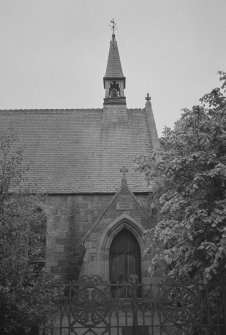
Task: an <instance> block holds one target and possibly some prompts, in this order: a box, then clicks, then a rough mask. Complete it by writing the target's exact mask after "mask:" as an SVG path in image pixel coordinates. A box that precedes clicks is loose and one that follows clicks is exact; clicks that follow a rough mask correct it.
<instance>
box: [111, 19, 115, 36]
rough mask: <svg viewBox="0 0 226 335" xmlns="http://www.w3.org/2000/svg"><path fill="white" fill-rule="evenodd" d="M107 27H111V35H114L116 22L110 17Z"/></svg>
mask: <svg viewBox="0 0 226 335" xmlns="http://www.w3.org/2000/svg"><path fill="white" fill-rule="evenodd" d="M109 27H110V28H111V29H112V31H113V35H114V34H115V30H116V23H115V20H114V19H112V20H111V21H110V24H109Z"/></svg>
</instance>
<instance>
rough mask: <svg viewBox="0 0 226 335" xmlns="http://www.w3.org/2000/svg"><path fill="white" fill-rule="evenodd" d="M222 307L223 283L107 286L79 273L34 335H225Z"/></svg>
mask: <svg viewBox="0 0 226 335" xmlns="http://www.w3.org/2000/svg"><path fill="white" fill-rule="evenodd" d="M122 291H123V295H122V294H121V292H122ZM137 292H139V294H137ZM140 292H141V294H140ZM121 296H123V298H121ZM225 309H226V301H225V292H224V285H215V286H214V287H213V286H212V287H209V286H207V285H203V284H200V283H186V284H185V283H182V282H179V283H175V282H171V281H161V282H159V283H158V284H148V285H144V284H139V283H136V282H133V283H117V284H114V285H113V284H109V283H104V282H103V281H102V280H101V278H100V277H98V276H93V277H87V276H84V277H82V278H80V280H79V281H78V282H77V283H76V284H75V285H70V286H68V287H67V290H66V291H65V296H64V297H63V298H62V301H61V302H60V303H59V306H58V307H57V308H56V310H55V311H52V313H51V315H50V316H49V317H48V320H47V322H46V323H45V324H44V325H43V326H42V328H41V330H40V334H42V335H66V334H67V335H91V334H92V335H104V334H110V335H202V334H203V335H204V334H205V335H225V334H226V318H225V315H226V310H225Z"/></svg>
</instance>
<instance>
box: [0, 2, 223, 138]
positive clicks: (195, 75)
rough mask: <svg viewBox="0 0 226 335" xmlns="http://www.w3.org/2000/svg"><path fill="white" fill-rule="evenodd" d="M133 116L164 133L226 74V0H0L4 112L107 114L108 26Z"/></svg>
mask: <svg viewBox="0 0 226 335" xmlns="http://www.w3.org/2000/svg"><path fill="white" fill-rule="evenodd" d="M112 18H114V19H115V22H116V24H117V28H118V30H117V31H116V39H117V42H118V47H119V53H120V57H121V63H122V68H123V72H124V75H125V76H126V80H127V87H126V91H125V94H126V98H127V107H128V108H143V107H144V105H145V95H146V93H147V92H149V93H150V95H151V97H152V105H153V110H154V115H155V120H156V124H157V128H158V133H159V135H161V131H162V129H163V127H164V126H170V127H171V126H172V125H173V123H174V122H175V121H176V120H177V119H178V118H179V116H180V113H181V112H180V111H181V109H182V108H183V107H191V106H192V105H194V104H197V103H198V99H199V98H200V97H201V96H202V95H203V94H204V93H206V92H208V91H210V90H211V89H212V88H214V87H216V86H217V85H218V76H217V71H218V70H226V0H139V1H138V0H136V1H135V0H0V60H1V61H0V109H20V108H102V106H103V97H104V89H103V79H102V78H103V76H104V74H105V70H106V65H107V57H108V51H109V45H110V44H109V42H110V40H111V30H110V28H109V23H110V20H111V19H112Z"/></svg>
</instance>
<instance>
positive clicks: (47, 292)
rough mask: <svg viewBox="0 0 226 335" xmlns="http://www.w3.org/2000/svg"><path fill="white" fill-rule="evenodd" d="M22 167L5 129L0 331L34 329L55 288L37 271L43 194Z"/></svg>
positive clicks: (0, 164) (0, 173)
mask: <svg viewBox="0 0 226 335" xmlns="http://www.w3.org/2000/svg"><path fill="white" fill-rule="evenodd" d="M27 172H29V168H28V166H26V165H25V164H23V150H22V149H21V148H20V147H19V146H18V141H17V138H16V136H15V134H14V133H13V130H12V129H11V130H10V131H9V132H8V133H4V134H1V136H0V333H1V334H20V332H21V334H26V333H29V332H30V333H32V334H34V326H35V325H36V324H37V323H38V322H40V321H43V319H44V318H45V315H46V313H47V311H48V309H49V308H50V307H51V306H52V305H53V304H54V302H55V301H56V299H57V298H58V296H59V294H60V293H61V287H60V286H59V283H57V282H56V280H55V279H54V278H52V277H51V276H50V275H48V274H46V273H45V272H44V271H42V270H41V269H42V264H43V261H44V258H43V251H44V242H45V231H46V218H45V214H44V212H43V211H42V210H41V208H40V203H41V201H42V200H43V195H40V194H37V192H36V193H34V190H32V189H31V186H29V185H28V183H27V180H26V173H27Z"/></svg>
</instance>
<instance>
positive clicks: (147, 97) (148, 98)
mask: <svg viewBox="0 0 226 335" xmlns="http://www.w3.org/2000/svg"><path fill="white" fill-rule="evenodd" d="M145 100H147V101H150V100H151V97H150V96H149V93H147V96H146V97H145Z"/></svg>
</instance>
